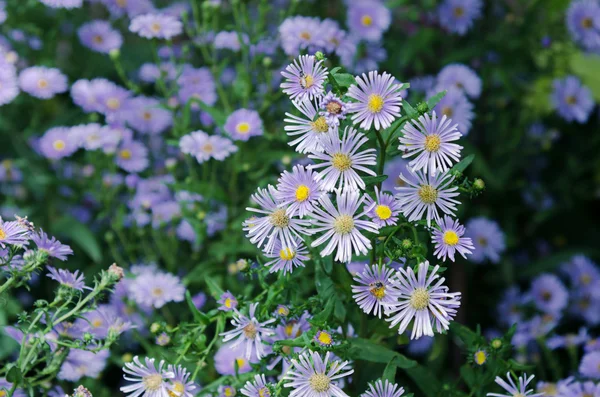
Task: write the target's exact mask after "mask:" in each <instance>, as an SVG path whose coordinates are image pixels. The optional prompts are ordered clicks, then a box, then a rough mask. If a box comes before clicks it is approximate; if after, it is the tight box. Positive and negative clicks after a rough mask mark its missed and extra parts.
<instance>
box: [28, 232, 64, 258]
mask: <svg viewBox="0 0 600 397" xmlns="http://www.w3.org/2000/svg"><path fill="white" fill-rule="evenodd" d="M31 239H32V240H33V242H34V243H35V245H37V247H38V249H39V250H42V251H45V252H46V253H48V256H50V257H52V258H56V259H58V260H61V261H66V260H67V255H73V250H72V249H71V247H69V246H68V245H66V244H62V243H61V242H60V241H58V240H57V239H56V238H54V237H48V235H47V234H46V233H45V232H44V231H43V230H42V229H40V231H39V232H38V233H33V234H32V235H31Z"/></svg>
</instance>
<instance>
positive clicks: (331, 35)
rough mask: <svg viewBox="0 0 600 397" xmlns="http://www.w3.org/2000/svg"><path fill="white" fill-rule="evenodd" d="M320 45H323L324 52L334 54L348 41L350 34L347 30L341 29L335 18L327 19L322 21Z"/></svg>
mask: <svg viewBox="0 0 600 397" xmlns="http://www.w3.org/2000/svg"><path fill="white" fill-rule="evenodd" d="M319 34H320V36H321V37H320V38H321V39H322V40H320V43H319V44H320V45H322V46H323V50H324V52H326V53H328V54H333V53H335V52H336V50H337V49H338V48H339V47H340V45H342V43H344V42H345V41H347V36H348V34H347V33H346V31H344V30H342V29H340V25H339V24H338V23H337V21H334V20H333V19H329V18H327V19H325V20H323V21H322V22H321V26H320V32H319Z"/></svg>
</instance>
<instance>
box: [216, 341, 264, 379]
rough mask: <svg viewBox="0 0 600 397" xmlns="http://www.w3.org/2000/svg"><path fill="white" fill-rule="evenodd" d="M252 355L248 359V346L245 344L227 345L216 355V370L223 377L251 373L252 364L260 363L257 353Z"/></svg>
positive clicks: (231, 343) (253, 352)
mask: <svg viewBox="0 0 600 397" xmlns="http://www.w3.org/2000/svg"><path fill="white" fill-rule="evenodd" d="M251 353H252V356H251V357H250V358H249V359H247V358H246V346H245V345H244V344H237V343H235V342H229V343H226V344H224V345H223V346H221V348H220V349H219V350H218V351H217V352H216V353H215V369H216V370H217V372H218V373H220V374H221V375H235V374H236V373H240V374H244V373H246V372H250V371H252V367H251V366H250V363H252V364H256V363H257V362H259V359H258V358H257V357H256V352H255V351H252V352H251ZM236 369H237V371H236Z"/></svg>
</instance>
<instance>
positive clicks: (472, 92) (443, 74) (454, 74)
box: [436, 63, 481, 98]
mask: <svg viewBox="0 0 600 397" xmlns="http://www.w3.org/2000/svg"><path fill="white" fill-rule="evenodd" d="M450 87H454V88H458V89H459V90H461V91H463V92H464V93H465V94H466V95H467V96H468V97H469V98H479V96H480V95H481V79H480V78H479V76H477V73H475V71H474V70H473V69H471V68H470V67H468V66H466V65H463V64H460V63H453V64H450V65H446V66H444V68H443V69H442V70H440V72H439V73H438V75H437V89H436V91H441V90H442V89H447V88H450Z"/></svg>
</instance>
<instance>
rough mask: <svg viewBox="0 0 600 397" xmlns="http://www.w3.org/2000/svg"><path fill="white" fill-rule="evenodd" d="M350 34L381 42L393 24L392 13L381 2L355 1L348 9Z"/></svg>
mask: <svg viewBox="0 0 600 397" xmlns="http://www.w3.org/2000/svg"><path fill="white" fill-rule="evenodd" d="M347 20H348V27H349V28H350V32H352V34H354V35H355V36H358V37H359V38H361V39H364V40H368V41H379V40H380V39H381V37H382V35H383V33H384V32H385V31H387V30H388V28H389V27H390V24H391V22H392V13H391V12H390V10H389V9H388V8H387V7H386V6H385V5H384V4H383V3H382V2H380V1H367V0H364V1H353V2H351V3H350V4H349V7H348V19H347Z"/></svg>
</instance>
